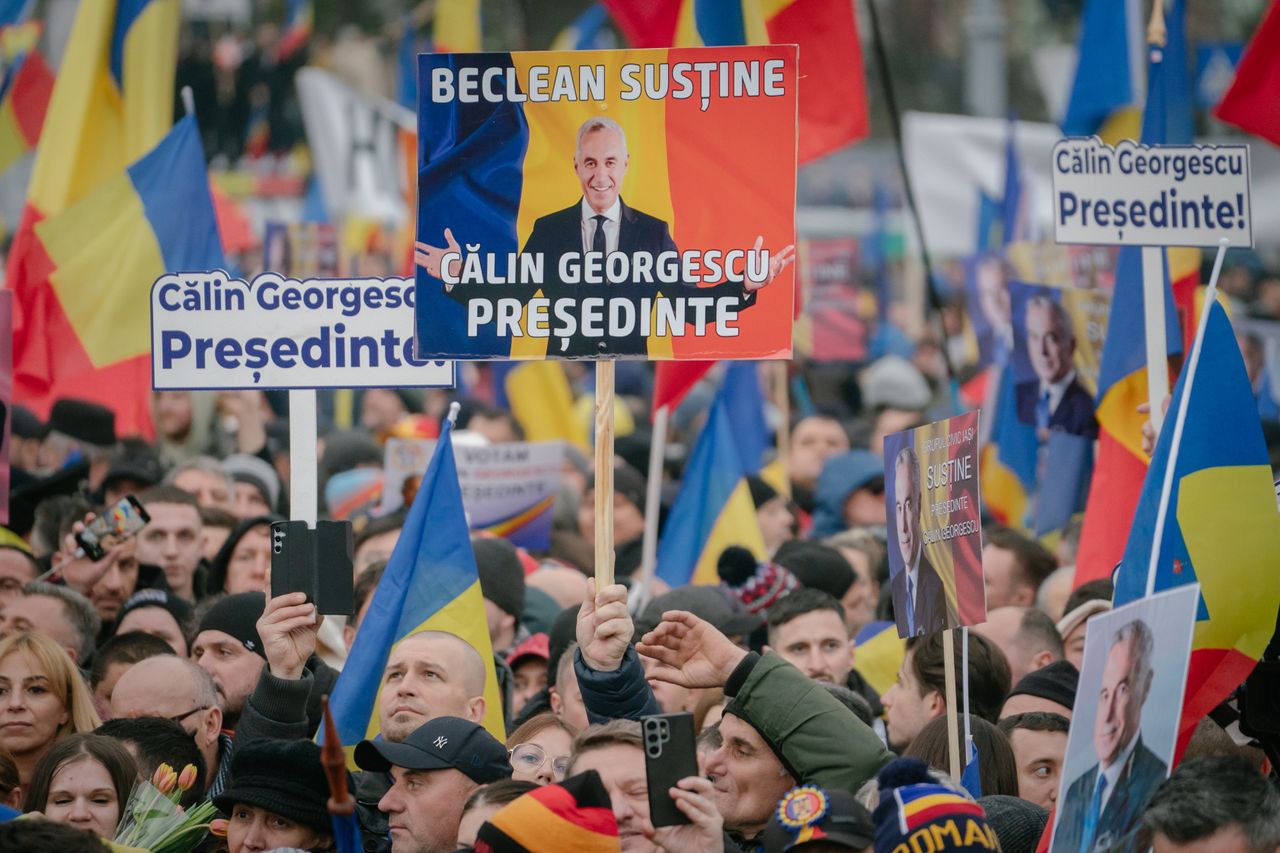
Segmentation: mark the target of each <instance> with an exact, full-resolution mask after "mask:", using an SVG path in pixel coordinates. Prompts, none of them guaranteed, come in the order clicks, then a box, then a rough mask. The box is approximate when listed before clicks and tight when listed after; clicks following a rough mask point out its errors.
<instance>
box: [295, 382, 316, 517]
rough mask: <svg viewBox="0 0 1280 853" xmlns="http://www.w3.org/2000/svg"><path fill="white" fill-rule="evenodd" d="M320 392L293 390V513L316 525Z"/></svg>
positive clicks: (305, 389)
mask: <svg viewBox="0 0 1280 853" xmlns="http://www.w3.org/2000/svg"><path fill="white" fill-rule="evenodd" d="M316 464H317V463H316V392H315V390H314V389H307V388H304V389H301V390H290V391H289V517H290V518H292V519H294V520H295V521H305V522H306V523H307V527H315V526H316V516H317V515H318V514H319V510H320V500H319V494H318V492H319V489H318V487H317V474H316Z"/></svg>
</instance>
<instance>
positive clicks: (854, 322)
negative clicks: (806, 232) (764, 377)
mask: <svg viewBox="0 0 1280 853" xmlns="http://www.w3.org/2000/svg"><path fill="white" fill-rule="evenodd" d="M858 254H859V252H858V241H857V240H856V239H854V238H853V237H826V238H817V239H812V240H805V241H803V242H802V243H801V244H800V264H799V266H800V272H799V278H800V290H801V293H802V294H803V298H802V300H801V304H802V306H803V307H802V311H801V316H800V317H799V318H798V319H797V321H796V330H795V343H796V353H797V354H798V355H801V356H805V357H808V358H814V359H818V360H820V361H862V360H863V359H864V358H866V357H867V323H866V321H865V320H864V319H863V317H864V314H866V313H873V312H874V297H873V296H872V295H871V294H870V293H864V292H863V290H862V288H861V287H860V286H859V281H858ZM868 308H870V309H871V310H870V312H868V311H867V309H868Z"/></svg>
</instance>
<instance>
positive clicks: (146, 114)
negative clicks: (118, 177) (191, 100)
mask: <svg viewBox="0 0 1280 853" xmlns="http://www.w3.org/2000/svg"><path fill="white" fill-rule="evenodd" d="M107 5H110V4H107ZM181 16H182V4H181V2H180V0H149V2H148V3H147V6H146V8H145V9H143V10H142V14H141V15H139V16H138V18H137V20H135V21H134V22H133V23H132V24H131V25H130V26H129V33H128V35H127V36H126V37H125V41H124V57H123V60H122V64H123V67H124V68H125V69H126V73H125V75H124V92H123V95H124V111H125V112H124V116H125V151H126V152H128V158H127V162H132V161H134V160H136V159H138V158H139V157H141V156H142V155H143V154H145V153H146V152H147V151H149V150H150V149H151V148H152V147H153V146H154V145H155V144H156V143H157V142H159V141H160V140H161V139H162V138H164V135H165V134H166V133H168V132H169V128H171V127H173V85H174V80H173V69H174V68H177V67H178V39H177V38H176V35H177V32H178V22H179V20H180V18H181Z"/></svg>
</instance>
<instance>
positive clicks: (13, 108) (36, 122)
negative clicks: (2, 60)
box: [0, 50, 53, 172]
mask: <svg viewBox="0 0 1280 853" xmlns="http://www.w3.org/2000/svg"><path fill="white" fill-rule="evenodd" d="M52 93H53V71H51V70H50V69H49V66H48V65H47V64H46V63H45V61H44V57H43V56H41V55H40V52H39V51H37V50H32V51H31V52H29V53H26V54H23V55H20V56H18V57H15V59H14V61H13V62H12V63H10V65H9V67H8V68H7V69H6V70H5V74H4V79H3V81H0V172H4V171H6V170H7V169H8V168H9V167H10V166H12V165H13V164H14V163H16V162H17V161H18V160H20V159H21V158H22V157H23V156H25V155H26V154H27V152H29V151H31V150H32V149H33V148H35V147H36V142H37V141H38V140H39V139H40V129H41V128H42V127H44V117H45V113H46V112H47V111H48V109H49V96H50V95H51V94H52Z"/></svg>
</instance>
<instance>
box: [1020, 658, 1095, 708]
mask: <svg viewBox="0 0 1280 853" xmlns="http://www.w3.org/2000/svg"><path fill="white" fill-rule="evenodd" d="M1079 684H1080V670H1078V669H1076V668H1075V665H1074V664H1073V663H1071V661H1068V660H1056V661H1054V662H1053V663H1051V664H1049V665H1047V666H1043V667H1041V668H1040V669H1037V670H1033V671H1032V672H1028V673H1027V674H1026V675H1024V676H1022V678H1019V679H1018V683H1017V684H1015V685H1014V686H1013V690H1011V691H1009V695H1010V696H1017V695H1018V694H1025V695H1027V696H1035V697H1037V698H1040V699H1048V700H1049V701H1050V702H1057V703H1058V704H1059V705H1062V706H1063V707H1065V708H1074V707H1075V704H1076V688H1077V687H1078V686H1079Z"/></svg>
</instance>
